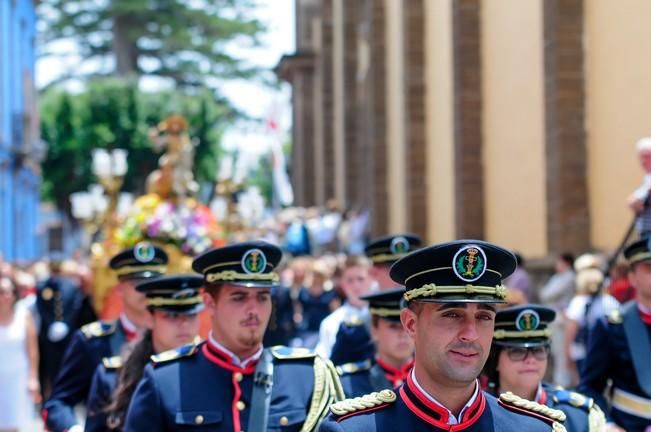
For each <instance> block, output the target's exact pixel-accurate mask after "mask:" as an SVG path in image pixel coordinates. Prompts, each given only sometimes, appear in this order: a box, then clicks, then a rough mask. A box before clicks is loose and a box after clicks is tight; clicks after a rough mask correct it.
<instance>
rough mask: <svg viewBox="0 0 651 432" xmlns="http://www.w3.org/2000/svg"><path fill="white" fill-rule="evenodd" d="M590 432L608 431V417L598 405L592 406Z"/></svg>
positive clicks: (589, 422) (589, 420)
mask: <svg viewBox="0 0 651 432" xmlns="http://www.w3.org/2000/svg"><path fill="white" fill-rule="evenodd" d="M588 430H589V431H590V432H601V431H604V430H606V415H605V414H604V412H603V411H602V410H601V408H599V405H597V404H596V403H593V404H592V406H591V407H590V412H589V413H588Z"/></svg>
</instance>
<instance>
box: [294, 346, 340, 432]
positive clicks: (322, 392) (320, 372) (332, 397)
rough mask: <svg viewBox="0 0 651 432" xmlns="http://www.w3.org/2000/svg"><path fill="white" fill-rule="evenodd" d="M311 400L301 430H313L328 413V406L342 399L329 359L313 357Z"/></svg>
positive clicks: (337, 378) (337, 379)
mask: <svg viewBox="0 0 651 432" xmlns="http://www.w3.org/2000/svg"><path fill="white" fill-rule="evenodd" d="M313 370H314V387H313V391H312V400H311V402H310V407H309V409H308V412H307V416H306V417H305V423H303V427H302V428H301V431H315V430H316V429H317V427H318V425H319V424H320V423H321V422H322V421H323V419H324V418H325V417H326V416H327V415H328V407H329V406H330V405H332V404H333V403H335V402H337V401H340V400H343V399H344V390H343V388H342V387H341V383H340V382H339V377H338V376H337V372H335V368H334V366H333V365H332V362H331V361H330V360H324V359H322V358H321V357H319V356H315V357H314V367H313Z"/></svg>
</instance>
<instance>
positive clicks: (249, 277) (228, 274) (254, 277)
mask: <svg viewBox="0 0 651 432" xmlns="http://www.w3.org/2000/svg"><path fill="white" fill-rule="evenodd" d="M233 281H266V282H279V281H280V276H278V273H275V272H272V273H258V274H256V273H252V274H249V273H238V272H236V271H234V270H224V271H221V272H218V273H209V274H207V275H206V282H208V283H213V282H233Z"/></svg>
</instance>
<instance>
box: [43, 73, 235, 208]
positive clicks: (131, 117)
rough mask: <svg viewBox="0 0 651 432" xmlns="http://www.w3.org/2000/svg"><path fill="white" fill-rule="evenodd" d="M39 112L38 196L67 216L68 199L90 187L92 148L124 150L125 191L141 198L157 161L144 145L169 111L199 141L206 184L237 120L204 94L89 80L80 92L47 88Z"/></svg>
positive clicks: (201, 178)
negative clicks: (42, 148)
mask: <svg viewBox="0 0 651 432" xmlns="http://www.w3.org/2000/svg"><path fill="white" fill-rule="evenodd" d="M40 106H41V136H42V138H43V139H44V140H45V141H46V142H47V143H48V152H47V156H46V159H45V160H44V162H43V164H42V168H43V187H42V197H43V199H44V200H48V201H53V202H55V203H56V205H57V207H58V208H60V209H62V210H66V211H68V212H69V210H70V208H69V207H70V205H69V202H68V197H69V195H70V193H72V192H76V191H81V190H86V189H87V188H88V185H89V184H91V183H94V182H96V180H95V179H94V176H93V174H92V170H91V168H92V163H91V160H92V150H93V149H94V148H107V149H112V148H123V149H126V150H127V151H128V152H129V155H128V164H129V169H128V171H127V174H126V177H125V182H124V186H123V190H125V191H129V192H132V193H134V194H140V193H142V192H144V184H145V179H146V177H147V175H148V174H149V173H150V172H151V171H153V170H154V169H155V168H156V167H157V163H158V157H159V156H160V155H159V154H156V153H155V152H154V150H153V149H152V148H151V146H150V144H149V140H148V137H147V133H148V130H149V128H150V127H153V126H155V125H156V124H157V123H158V122H159V121H161V120H163V119H164V118H165V117H166V116H167V115H169V114H172V113H181V114H183V115H184V116H185V117H186V118H187V119H188V124H189V134H190V137H192V138H193V139H195V140H196V141H197V146H196V147H195V177H196V179H197V181H198V182H199V183H200V184H201V183H206V182H211V183H212V182H213V181H214V179H215V171H216V167H217V161H218V159H219V153H220V146H219V142H220V137H221V135H222V133H223V131H224V130H225V128H226V127H227V125H228V124H229V122H232V121H233V120H234V118H236V117H238V113H236V112H234V111H232V110H231V108H230V107H229V104H228V103H227V101H225V100H221V99H219V98H216V97H215V96H214V93H213V92H211V91H209V90H201V91H197V92H195V93H194V94H191V93H188V92H182V91H179V90H167V91H161V92H156V93H146V92H143V91H140V90H138V87H137V85H136V82H135V81H129V80H123V79H118V78H108V79H101V80H93V81H91V82H90V83H89V84H88V85H87V87H86V90H85V91H84V92H82V93H78V94H71V93H69V92H66V91H64V90H61V89H57V88H50V89H49V90H47V91H45V92H43V94H42V95H41V101H40Z"/></svg>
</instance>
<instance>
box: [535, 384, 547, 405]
mask: <svg viewBox="0 0 651 432" xmlns="http://www.w3.org/2000/svg"><path fill="white" fill-rule="evenodd" d="M547 397H548V396H547V392H546V391H545V389H544V388H543V387H542V386H540V390H539V391H538V394H537V395H536V402H538V403H539V404H541V405H545V404H546V403H547Z"/></svg>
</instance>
